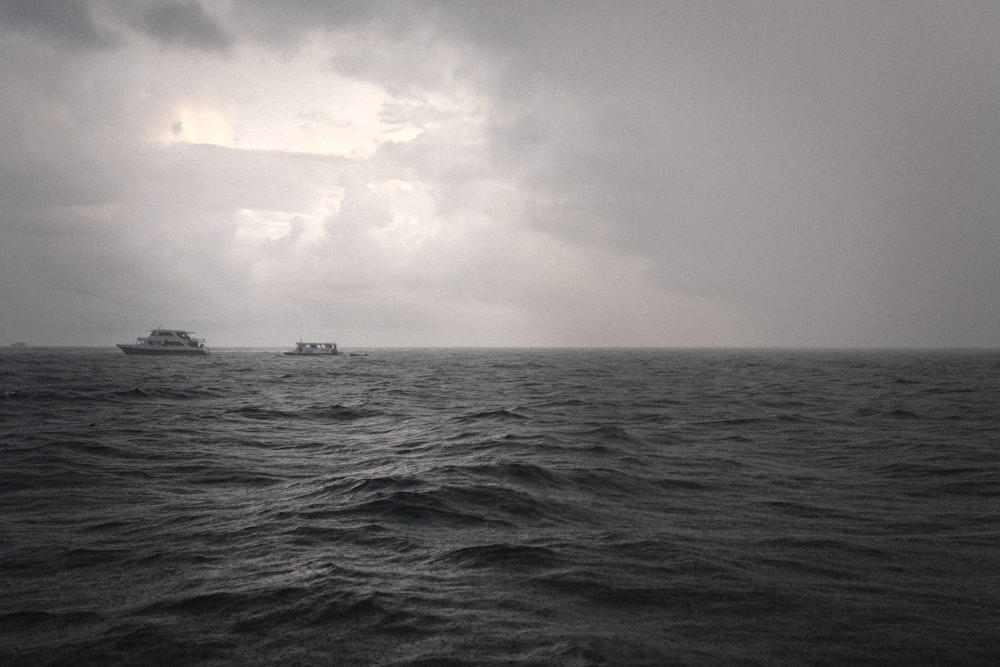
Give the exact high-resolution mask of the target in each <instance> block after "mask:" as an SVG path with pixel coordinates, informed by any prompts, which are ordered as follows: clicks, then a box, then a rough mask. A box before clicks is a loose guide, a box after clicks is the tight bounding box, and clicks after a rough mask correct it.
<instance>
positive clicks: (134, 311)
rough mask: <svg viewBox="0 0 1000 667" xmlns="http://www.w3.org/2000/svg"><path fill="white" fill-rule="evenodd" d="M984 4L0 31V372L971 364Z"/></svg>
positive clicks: (119, 17)
mask: <svg viewBox="0 0 1000 667" xmlns="http://www.w3.org/2000/svg"><path fill="white" fill-rule="evenodd" d="M998 27H1000V8H998V6H996V5H995V4H993V3H976V2H966V3H959V4H958V5H955V4H947V5H944V4H940V3H912V2H882V3H876V4H874V5H873V4H869V3H864V4H860V3H858V4H856V3H827V2H815V3H799V2H780V1H770V2H754V3H744V4H737V5H734V4H732V3H722V2H708V3H652V2H651V3H643V2H639V3H626V4H622V3H610V2H609V3H584V4H580V3H577V2H559V1H554V2H548V3H520V2H510V3H476V2H470V3H452V2H443V1H436V0H434V1H432V0H425V1H413V2H374V3H369V2H364V3H355V2H340V3H328V2H311V1H308V0H298V1H293V2H284V3H271V2H262V1H253V0H245V1H242V2H240V1H236V0H232V1H226V2H222V1H220V2H208V1H203V2H196V1H194V0H186V1H180V2H148V3H143V2H120V1H117V0H104V1H101V0H92V1H90V2H77V3H62V2H54V1H45V2H39V1H37V0H35V1H31V2H28V1H24V0H20V1H12V0H4V1H3V2H0V55H2V57H3V62H4V63H5V67H4V68H3V69H2V70H0V86H2V87H3V90H4V99H5V103H4V105H2V107H0V114H2V121H3V122H2V123H0V136H2V138H3V142H4V146H5V150H4V151H3V153H2V154H0V234H2V238H3V243H2V245H0V308H2V313H3V315H2V320H0V344H2V343H4V342H13V341H14V340H29V341H31V342H33V343H36V344H86V345H110V344H113V343H115V342H124V341H128V340H130V339H132V338H134V336H135V335H137V334H139V333H142V331H143V330H144V329H147V328H150V327H153V326H157V325H159V324H163V325H164V326H176V327H184V328H191V329H196V330H197V331H199V332H200V333H201V334H203V335H205V336H206V337H207V338H208V339H209V342H210V344H213V345H262V346H263V345H288V344H290V343H291V342H292V341H294V340H297V339H298V338H299V337H300V336H305V337H307V338H311V337H322V338H332V339H335V340H338V341H340V342H341V344H343V345H345V346H347V347H350V346H359V347H360V346H427V345H441V346H517V345H529V346H536V345H547V346H803V347H810V346H882V347H893V346H996V345H998V344H1000V305H998V301H997V299H996V298H995V296H994V293H995V292H996V290H997V287H998V286H1000V268H998V263H997V262H996V259H995V258H996V257H997V256H998V251H1000V224H998V222H1000V219H998V213H1000V194H998V191H997V188H996V183H998V182H1000V160H998V159H997V157H996V156H997V155H1000V150H998V148H1000V147H998V146H997V143H998V142H1000V139H998V138H997V136H998V135H997V133H996V131H995V130H996V127H998V126H1000V123H998V121H1000V80H998V79H997V77H996V76H995V73H996V72H997V71H1000V46H998V43H997V40H996V39H995V35H996V33H997V28H998Z"/></svg>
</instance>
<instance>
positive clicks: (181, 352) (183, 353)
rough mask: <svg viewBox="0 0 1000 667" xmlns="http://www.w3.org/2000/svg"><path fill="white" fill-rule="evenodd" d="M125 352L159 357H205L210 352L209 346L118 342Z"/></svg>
mask: <svg viewBox="0 0 1000 667" xmlns="http://www.w3.org/2000/svg"><path fill="white" fill-rule="evenodd" d="M118 347H119V348H121V351H122V352H124V353H125V354H137V355H144V356H157V357H191V356H194V357H203V356H205V355H207V354H208V348H207V347H167V346H158V345H125V344H122V343H119V344H118Z"/></svg>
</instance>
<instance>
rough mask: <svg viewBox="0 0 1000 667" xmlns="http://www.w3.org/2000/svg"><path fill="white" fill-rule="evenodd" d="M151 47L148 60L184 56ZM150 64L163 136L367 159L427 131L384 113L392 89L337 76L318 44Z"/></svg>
mask: <svg viewBox="0 0 1000 667" xmlns="http://www.w3.org/2000/svg"><path fill="white" fill-rule="evenodd" d="M146 51H147V53H146V56H147V57H148V58H150V59H154V58H155V59H157V60H162V59H164V58H166V59H167V60H170V59H172V58H178V56H177V55H172V54H171V53H162V52H160V51H153V50H152V47H147V49H146ZM150 71H156V72H158V75H157V77H156V78H155V79H154V80H153V81H151V82H149V83H148V84H147V89H148V90H150V91H152V97H153V98H154V99H155V100H156V102H155V103H156V104H163V105H164V106H165V107H166V108H165V109H162V108H161V109H158V110H156V112H155V113H154V114H153V117H152V119H151V121H152V122H153V123H154V129H153V132H152V138H153V139H154V140H155V141H158V142H166V143H171V142H184V143H192V144H212V145H217V146H224V147H227V148H239V149H245V150H265V151H267V150H273V151H287V152H295V153H312V154H325V155H341V156H346V157H351V158H365V157H368V156H370V155H371V154H372V153H373V152H374V151H375V149H376V148H377V147H378V145H379V144H381V143H383V142H385V141H397V142H405V141H410V140H412V139H414V138H415V137H417V136H419V135H420V134H421V132H422V131H423V128H422V127H421V126H420V125H419V124H418V123H416V122H409V121H408V120H405V119H403V120H401V119H400V117H399V115H398V114H392V115H386V114H383V110H384V109H385V108H386V106H387V105H388V104H390V103H391V102H392V99H393V98H392V96H391V95H390V94H389V93H388V92H387V91H386V90H384V89H382V88H381V87H379V86H377V85H373V84H371V83H366V82H362V81H359V80H356V79H351V78H347V77H343V76H340V75H338V74H337V73H336V72H334V71H333V70H332V69H330V68H329V67H327V66H324V55H323V54H322V53H320V52H319V51H318V49H316V48H304V49H302V50H301V51H299V52H297V53H296V54H294V55H290V56H287V57H278V56H266V55H263V56H262V55H261V54H260V53H259V52H258V53H253V52H250V51H245V52H240V53H237V54H234V55H233V56H231V57H229V58H214V59H205V60H203V61H202V62H201V63H200V66H199V67H197V68H191V67H190V66H188V67H183V66H181V63H180V62H178V63H176V66H173V67H162V66H160V67H157V68H155V69H153V68H151V69H150ZM393 108H394V109H395V108H396V107H395V106H394V107H393Z"/></svg>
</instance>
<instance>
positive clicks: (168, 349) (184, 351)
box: [118, 329, 208, 356]
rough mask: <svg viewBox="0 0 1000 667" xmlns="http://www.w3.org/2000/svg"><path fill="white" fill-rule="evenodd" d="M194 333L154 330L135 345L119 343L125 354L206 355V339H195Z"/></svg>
mask: <svg viewBox="0 0 1000 667" xmlns="http://www.w3.org/2000/svg"><path fill="white" fill-rule="evenodd" d="M193 333H194V332H193V331H184V330H182V329H153V330H152V331H150V332H149V335H148V336H140V337H139V338H136V339H135V343H118V347H120V348H121V349H122V352H124V353H125V354H155V355H169V356H173V355H182V356H183V355H205V354H208V348H207V347H205V339H204V338H194V337H192V336H191V334H193Z"/></svg>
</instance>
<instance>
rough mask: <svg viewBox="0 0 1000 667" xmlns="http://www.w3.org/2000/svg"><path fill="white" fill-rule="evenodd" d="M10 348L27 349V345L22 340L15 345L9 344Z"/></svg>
mask: <svg viewBox="0 0 1000 667" xmlns="http://www.w3.org/2000/svg"><path fill="white" fill-rule="evenodd" d="M10 346H11V347H28V344H27V343H26V342H24V341H23V340H22V341H18V342H17V343H11V344H10Z"/></svg>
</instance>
